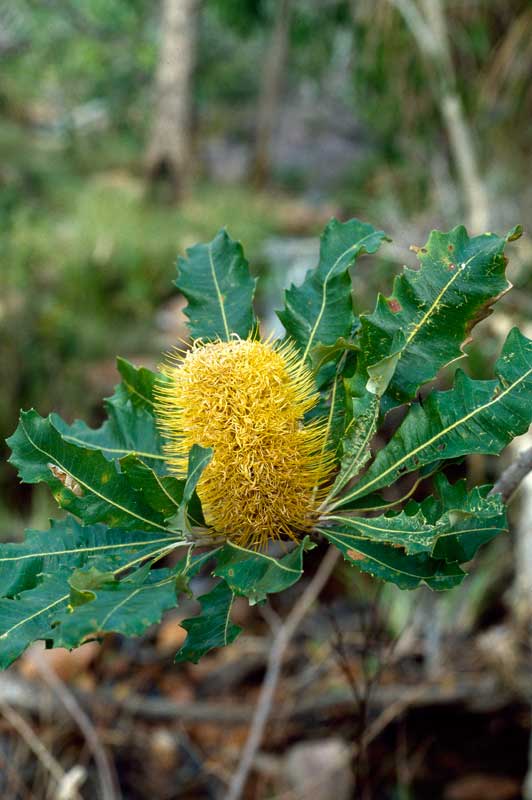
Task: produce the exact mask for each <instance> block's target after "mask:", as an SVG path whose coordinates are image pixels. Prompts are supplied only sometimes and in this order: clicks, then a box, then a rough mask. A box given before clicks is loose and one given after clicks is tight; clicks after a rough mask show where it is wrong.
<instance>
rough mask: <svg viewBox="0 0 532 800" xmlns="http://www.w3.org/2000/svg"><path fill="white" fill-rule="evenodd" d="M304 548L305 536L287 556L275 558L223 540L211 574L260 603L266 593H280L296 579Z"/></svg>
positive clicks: (305, 547)
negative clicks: (224, 542) (223, 543)
mask: <svg viewBox="0 0 532 800" xmlns="http://www.w3.org/2000/svg"><path fill="white" fill-rule="evenodd" d="M308 547H309V540H308V537H306V538H305V539H304V540H303V541H302V542H301V543H300V544H299V545H298V546H297V547H296V548H295V549H294V550H292V551H291V552H290V553H288V555H286V556H283V557H282V558H279V559H276V558H273V557H272V556H269V555H268V554H267V553H262V552H258V551H256V550H247V549H245V548H244V547H239V546H238V545H236V544H233V543H232V542H227V544H226V545H224V547H222V548H221V550H219V551H218V553H217V554H216V568H215V569H214V572H213V575H216V576H218V577H220V578H223V579H224V581H225V582H226V584H227V585H228V586H229V588H230V589H231V591H232V592H234V594H237V595H242V596H244V597H248V598H249V599H250V601H251V602H252V603H260V602H261V601H262V600H265V599H266V596H267V595H268V594H273V593H274V592H282V591H283V590H284V589H288V587H289V586H292V585H293V584H294V583H296V582H297V581H298V580H299V579H300V577H301V573H302V570H303V553H304V551H305V550H306V549H308Z"/></svg>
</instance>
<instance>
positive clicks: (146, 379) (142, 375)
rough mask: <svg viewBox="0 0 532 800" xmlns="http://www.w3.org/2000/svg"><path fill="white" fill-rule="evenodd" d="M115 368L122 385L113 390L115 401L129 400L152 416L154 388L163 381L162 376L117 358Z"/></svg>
mask: <svg viewBox="0 0 532 800" xmlns="http://www.w3.org/2000/svg"><path fill="white" fill-rule="evenodd" d="M116 366H117V369H118V371H119V373H120V375H121V377H122V383H121V384H119V386H117V388H116V390H115V391H116V395H117V396H118V397H117V399H118V400H120V401H121V402H125V401H126V400H131V402H132V403H133V405H134V406H136V407H137V408H142V409H144V410H146V411H149V413H150V414H151V415H152V416H153V407H154V405H155V386H156V384H157V383H160V382H161V381H162V380H164V376H162V375H160V374H159V373H157V372H152V370H151V369H147V368H146V367H135V366H133V364H130V363H129V361H126V359H125V358H120V357H118V358H117V359H116ZM111 399H112V398H111Z"/></svg>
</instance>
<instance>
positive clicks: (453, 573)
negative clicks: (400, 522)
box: [319, 518, 465, 590]
mask: <svg viewBox="0 0 532 800" xmlns="http://www.w3.org/2000/svg"><path fill="white" fill-rule="evenodd" d="M379 519H381V520H382V518H379ZM392 520H393V518H392V519H390V524H391V523H392ZM364 521H365V522H372V523H375V521H374V520H364ZM354 522H355V520H348V521H347V522H340V521H338V522H334V524H333V525H332V526H331V527H327V528H320V529H319V530H320V532H321V533H322V534H323V535H324V536H325V538H326V539H328V540H329V542H331V543H332V544H334V545H336V547H338V549H339V550H341V552H342V553H343V554H344V557H345V558H346V560H347V561H348V562H349V563H351V564H353V565H354V566H356V567H358V569H360V570H362V571H363V572H369V573H370V574H371V575H373V576H375V577H376V578H380V579H381V580H384V581H389V582H390V583H395V584H396V585H397V586H399V588H400V589H415V588H416V587H417V586H419V585H420V584H421V583H425V584H426V585H427V586H429V587H430V588H431V589H437V590H443V589H450V588H451V587H453V586H457V585H458V584H459V583H461V581H462V580H463V578H464V576H465V573H464V572H463V571H462V570H461V569H460V566H459V565H458V564H457V563H449V562H447V561H445V560H443V559H435V558H431V556H429V555H427V554H426V553H420V554H417V555H407V554H406V553H405V552H404V550H403V548H402V546H401V545H392V544H388V543H386V542H380V541H374V540H373V539H369V538H367V536H365V535H361V534H360V532H359V529H358V528H357V527H356V526H355V525H354V524H353V523H354ZM356 522H359V520H358V519H357V520H356ZM375 524H376V523H375ZM403 533H404V532H403Z"/></svg>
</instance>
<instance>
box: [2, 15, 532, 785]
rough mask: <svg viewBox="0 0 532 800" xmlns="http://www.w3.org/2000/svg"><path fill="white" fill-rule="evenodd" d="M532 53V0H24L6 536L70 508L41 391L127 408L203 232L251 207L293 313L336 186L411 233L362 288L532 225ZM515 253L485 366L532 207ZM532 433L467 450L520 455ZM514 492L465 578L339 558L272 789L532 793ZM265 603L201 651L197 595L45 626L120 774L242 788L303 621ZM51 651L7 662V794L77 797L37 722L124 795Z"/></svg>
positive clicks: (504, 317)
mask: <svg viewBox="0 0 532 800" xmlns="http://www.w3.org/2000/svg"><path fill="white" fill-rule="evenodd" d="M531 78H532V7H531V5H530V3H529V2H528V0H468V2H461V1H460V0H157V2H154V0H0V277H1V283H0V287H1V288H0V441H1V442H2V444H0V451H1V455H2V459H1V463H0V538H2V539H4V540H5V539H15V538H17V537H20V536H21V535H22V531H23V529H24V528H25V527H28V526H29V527H42V526H44V527H45V526H46V525H47V519H48V518H49V516H50V515H51V514H54V513H56V512H55V511H54V510H53V507H52V504H51V502H50V498H49V496H48V495H47V493H46V491H44V490H43V491H41V488H40V487H37V488H32V489H31V490H30V488H29V487H21V486H19V485H18V481H17V478H16V475H15V472H14V470H13V469H12V468H11V467H10V466H9V465H8V464H7V463H6V459H7V457H8V451H7V448H6V447H5V446H4V445H3V440H4V439H5V437H6V436H8V435H9V434H10V433H12V431H13V430H14V428H15V426H16V420H17V414H18V409H19V408H20V407H25V408H27V407H31V406H33V407H35V408H37V409H38V410H39V412H40V413H41V414H46V413H48V412H49V411H51V410H53V409H54V410H56V411H58V412H59V413H60V414H62V415H63V416H65V417H66V418H67V419H69V420H72V419H73V418H76V417H84V418H85V419H87V420H89V421H90V422H91V423H92V424H97V423H98V422H99V421H100V420H101V419H102V409H101V397H102V396H105V395H108V394H110V393H111V391H112V386H113V384H114V383H115V382H116V380H117V376H116V371H115V368H114V358H115V356H116V354H121V355H123V356H125V357H127V358H129V359H130V360H132V361H133V362H135V363H137V364H144V365H147V366H150V367H153V366H154V365H155V364H156V363H157V360H158V358H159V354H160V352H161V351H162V350H165V349H166V348H168V347H170V346H171V345H172V344H173V343H174V342H175V341H176V340H177V339H178V338H180V337H184V336H186V329H185V325H184V317H183V311H182V309H183V302H182V299H181V298H180V297H179V295H178V294H177V293H176V291H175V290H174V289H173V287H172V283H171V281H172V278H173V277H174V270H175V260H176V256H177V255H178V254H179V253H182V252H183V251H184V249H185V248H186V247H188V246H190V245H192V244H194V243H195V242H196V241H206V240H209V239H211V238H213V236H214V235H215V233H216V231H217V230H218V229H219V228H220V227H222V226H227V228H228V230H229V232H230V234H231V235H232V236H233V237H234V238H238V239H240V240H241V241H242V242H243V243H244V246H245V251H246V254H247V256H248V258H249V260H250V263H251V269H252V271H253V273H254V274H255V275H258V276H259V277H260V279H261V280H260V289H259V295H258V303H259V306H260V311H261V315H262V318H263V320H264V327H265V331H267V332H269V331H271V330H277V329H278V323H277V322H276V318H275V313H274V311H275V308H278V307H280V305H281V302H282V290H283V288H284V287H286V286H287V285H288V283H289V282H290V281H295V282H297V281H299V280H300V279H301V278H302V276H303V274H304V272H305V270H306V269H307V268H309V267H310V266H312V265H313V264H314V262H315V259H316V254H317V252H318V245H319V243H318V235H319V232H320V230H321V229H322V228H323V226H324V224H325V223H326V222H327V220H328V219H329V218H330V217H331V216H333V215H335V216H337V217H339V218H341V219H348V218H349V217H352V216H357V217H359V218H362V219H364V220H366V221H368V222H371V223H372V224H374V225H375V226H377V227H379V228H383V229H384V230H385V231H386V232H387V233H388V234H389V235H390V236H391V237H392V243H391V244H389V245H386V246H385V247H383V248H382V252H381V253H380V254H379V256H378V258H376V257H372V258H365V259H362V260H361V261H360V262H359V264H358V265H357V269H356V272H355V274H354V276H353V277H354V302H355V306H356V308H357V310H358V311H361V310H365V309H371V307H372V304H373V303H374V298H375V293H376V292H377V291H379V290H381V291H388V290H389V289H390V288H391V283H392V280H393V277H394V275H395V274H397V272H398V271H399V269H400V267H401V265H402V264H409V265H410V266H415V256H414V255H413V254H412V253H411V252H410V250H409V247H410V245H412V244H415V245H422V244H423V243H424V242H425V240H426V238H427V237H428V233H429V231H430V230H431V229H432V228H434V227H437V228H440V229H448V228H450V227H454V226H455V225H456V224H459V223H461V222H465V224H466V225H467V226H468V228H469V230H470V232H471V233H480V232H483V231H485V230H494V231H496V232H497V233H503V232H505V231H506V230H508V229H509V228H511V227H513V226H514V225H515V224H516V223H522V224H523V225H524V226H525V231H526V228H527V227H528V228H530V211H531V209H532V181H531V174H530V159H531V155H532V139H531V120H532V80H531ZM508 254H509V256H510V264H509V274H510V278H511V280H512V282H513V283H514V290H513V291H512V292H511V293H510V294H509V295H507V296H506V297H505V298H504V299H503V300H502V301H501V302H500V303H499V306H498V311H497V313H496V314H495V315H494V316H492V317H490V318H489V319H488V320H486V321H484V322H483V323H482V324H481V326H480V328H479V333H478V334H477V336H476V338H475V342H474V343H473V344H472V345H471V346H469V347H468V350H467V352H468V355H469V358H468V359H467V361H466V362H465V363H464V368H465V369H467V370H468V371H469V372H470V373H471V374H472V375H474V376H475V377H487V376H488V375H489V373H490V370H491V368H492V365H493V362H494V359H495V357H496V354H497V352H498V350H499V348H500V344H501V342H502V340H503V338H504V336H505V334H506V332H507V331H508V329H509V328H510V327H511V326H512V325H515V324H518V325H520V326H521V328H522V329H523V330H524V331H525V332H526V333H528V335H529V336H530V335H531V328H532V269H531V267H532V241H531V239H530V238H529V236H527V235H526V233H525V236H524V237H523V238H522V239H521V240H520V241H518V242H516V243H515V244H512V245H511V246H510V247H509V252H508ZM445 381H446V376H443V378H442V385H445ZM526 446H527V441H526V437H524V438H523V439H522V440H521V441H520V442H518V443H517V444H516V446H515V447H514V450H513V451H510V452H509V453H506V454H505V456H504V457H503V459H502V460H501V461H497V460H494V459H491V458H484V457H478V456H475V457H474V458H471V459H469V460H468V461H467V462H466V463H464V464H463V465H462V466H461V467H460V468H459V470H458V471H457V472H456V474H455V475H453V477H463V476H465V477H467V478H468V480H469V481H470V482H471V483H477V482H482V481H486V480H494V479H495V478H496V477H497V475H498V474H500V471H501V469H502V467H503V465H504V464H507V463H509V461H511V460H512V458H513V457H514V456H515V453H516V452H518V451H519V450H520V449H523V448H524V447H526ZM511 517H512V532H511V535H510V536H508V537H503V538H502V539H501V540H500V541H497V542H494V543H493V544H492V545H491V546H490V547H488V548H485V550H484V551H483V552H482V555H481V556H480V558H479V559H478V562H477V563H475V565H474V566H473V571H472V575H471V577H470V578H469V579H468V580H467V581H466V582H465V583H464V585H463V587H461V588H460V589H459V590H456V591H455V592H453V593H452V594H451V595H449V597H445V598H442V597H435V596H434V595H431V594H430V593H429V592H423V591H419V592H415V593H403V594H401V593H399V592H396V591H394V590H393V589H392V588H390V587H381V586H377V585H376V584H375V583H374V582H372V581H371V580H368V579H367V578H363V577H362V576H360V575H357V574H356V573H354V572H353V571H352V570H350V569H348V568H347V567H342V568H340V569H338V570H337V572H336V575H335V578H334V581H332V582H331V584H330V585H329V587H328V588H327V591H326V592H325V593H324V595H323V597H322V603H321V604H320V606H319V607H318V608H316V609H315V610H314V611H313V612H312V613H311V615H310V616H309V617H308V619H307V622H306V624H305V626H304V629H303V630H301V631H300V632H299V634H298V637H296V640H295V643H294V645H293V647H292V649H291V651H290V653H289V657H288V660H287V664H286V665H285V671H284V673H283V679H282V682H281V686H280V690H279V698H280V703H279V709H281V708H284V716H283V714H282V713H281V711H279V710H278V713H277V715H276V717H275V719H274V721H273V723H272V725H271V726H270V728H269V732H268V738H267V740H266V741H265V743H264V746H263V748H262V750H261V754H260V758H259V759H258V760H257V763H256V764H255V768H254V772H253V779H252V781H251V783H250V785H249V786H248V796H249V797H250V798H252V797H253V798H270V797H271V798H273V797H275V798H281V797H282V798H287V799H288V798H297V797H313V798H317V799H318V800H319V798H321V797H323V798H328V797H331V796H333V795H334V796H336V798H337V800H343V799H344V798H345V800H348V798H351V797H356V798H363V799H364V800H377V799H380V798H383V800H387V799H388V798H390V799H391V798H394V799H396V800H425V798H427V800H429V798H430V800H438V798H442V799H444V800H476V799H477V798H478V800H504V799H505V798H506V800H511V798H519V797H525V798H527V800H530V798H532V780H529V782H528V783H529V785H528V789H527V788H526V786H527V779H526V776H527V774H528V769H529V765H528V760H529V759H528V747H529V745H528V742H529V736H530V718H531V717H530V698H531V697H532V683H531V680H530V665H531V663H532V662H531V661H530V656H529V651H530V641H529V626H530V620H531V619H532V577H531V576H532V547H531V546H530V543H529V542H528V539H529V538H531V537H532V530H531V528H532V484H531V482H530V480H528V482H525V483H524V485H523V488H522V490H521V493H520V496H519V497H518V498H517V500H516V502H515V503H514V504H513V507H512V514H511ZM311 569H312V564H311ZM198 588H199V589H201V588H202V587H201V586H199V587H198ZM293 599H294V595H293V594H291V593H290V592H288V593H287V596H286V597H285V598H280V599H277V600H276V601H275V603H276V606H275V611H276V613H278V614H281V615H284V614H285V613H286V610H287V609H288V608H289V607H290V605H291V604H292V603H293ZM191 603H192V601H191ZM189 612H190V607H188V608H186V609H184V611H183V614H182V615H181V616H187V614H188V613H189ZM235 613H236V614H237V615H240V616H241V617H242V619H245V621H246V624H247V626H248V628H249V630H250V633H249V634H247V635H246V636H244V637H243V638H242V639H241V640H239V642H238V643H236V644H235V645H234V646H233V648H232V649H231V651H228V652H227V653H224V654H215V655H213V656H210V657H208V658H207V659H206V660H205V662H204V663H203V664H202V665H200V666H198V667H183V666H180V667H177V666H174V665H173V664H172V653H173V652H175V649H176V648H177V647H178V646H179V644H180V641H181V639H180V637H181V638H182V635H183V634H182V630H181V629H180V628H179V627H178V622H179V618H176V617H175V616H174V617H172V618H170V619H169V620H168V621H167V622H166V623H165V624H164V625H163V627H162V628H161V629H160V631H159V632H153V633H150V635H149V636H147V637H146V638H145V639H143V640H140V641H135V642H125V641H122V640H120V639H119V638H118V637H116V638H112V637H111V638H110V639H109V640H107V641H106V642H105V643H104V644H103V645H102V646H99V645H96V644H95V645H87V646H85V647H84V648H82V649H81V650H80V651H79V654H77V655H73V656H68V655H67V654H64V653H60V652H59V653H53V654H48V653H47V654H46V655H45V654H44V653H42V652H41V651H38V653H37V658H38V659H40V660H41V661H42V660H45V661H46V663H47V664H48V666H50V669H51V671H52V673H53V675H55V676H56V678H57V679H58V680H59V683H60V686H63V687H64V686H65V685H67V686H68V687H69V691H71V692H73V693H74V695H75V696H76V697H77V698H78V702H79V703H80V704H81V706H82V707H83V708H85V709H86V711H87V712H88V713H89V716H90V718H91V725H92V726H93V732H95V735H96V737H97V739H98V741H99V743H100V747H101V748H103V750H104V751H105V754H106V757H107V760H108V762H109V763H110V764H111V771H112V772H113V774H114V779H113V780H114V782H115V789H114V790H113V791H114V792H115V794H114V795H112V796H116V797H120V796H122V797H124V798H148V797H149V798H155V800H158V799H159V798H160V799H161V800H163V798H168V799H169V798H203V797H215V798H219V797H223V796H224V794H223V793H224V786H225V785H226V783H227V779H228V776H230V774H231V772H232V771H233V769H234V767H235V764H236V763H237V760H238V752H239V748H240V747H241V746H242V743H243V742H244V741H245V738H246V732H247V727H246V720H245V719H242V718H240V719H239V718H238V714H233V716H231V714H230V712H229V711H228V709H230V708H231V707H232V706H234V705H235V704H241V705H242V708H243V709H248V710H249V709H250V708H251V705H252V703H253V702H254V699H255V697H256V694H257V691H258V688H259V687H260V683H261V678H262V676H263V674H264V664H265V657H266V655H267V652H268V646H269V641H270V638H271V629H270V624H274V623H272V616H271V615H268V614H266V618H265V614H264V612H261V611H258V610H256V609H252V610H249V609H246V608H244V607H237V609H236V611H235ZM272 613H273V609H272ZM32 659H33V660H32ZM34 659H35V653H33V654H30V656H28V657H27V658H26V659H24V660H23V661H22V662H21V664H20V665H18V666H17V667H16V668H14V669H13V670H11V671H10V672H9V673H8V676H7V677H6V678H5V679H4V683H1V684H0V712H1V715H0V795H1V796H2V797H5V798H6V800H11V799H12V798H13V800H18V798H21V799H22V798H37V799H40V798H48V797H59V795H58V794H57V792H58V789H57V785H58V784H57V775H56V776H55V778H54V772H53V769H52V768H51V767H50V763H49V762H47V761H46V758H45V757H44V756H43V754H42V753H41V755H40V756H39V755H38V754H37V753H36V751H35V749H34V748H33V747H32V741H33V740H32V739H31V735H32V734H33V735H34V736H35V737H37V740H38V742H40V743H41V744H42V745H43V747H44V749H45V751H46V753H47V754H48V755H50V754H51V755H52V757H53V759H55V761H56V764H58V765H59V767H60V768H61V769H62V770H63V772H66V773H67V774H70V773H69V770H71V769H72V768H79V769H80V770H81V772H80V775H81V777H80V782H79V786H80V788H79V793H80V794H81V796H82V797H84V798H97V797H100V793H101V792H100V782H99V779H100V777H101V775H100V772H99V770H101V764H100V767H98V764H99V762H98V757H97V754H96V756H95V751H94V748H93V747H92V746H91V743H90V742H91V741H92V740H91V738H90V736H89V738H87V735H88V734H87V731H85V732H83V730H82V728H80V723H79V720H76V718H75V715H74V717H72V715H69V713H67V712H64V710H61V708H62V706H61V705H60V703H59V704H58V701H57V686H56V690H51V689H50V688H49V686H48V684H46V682H45V683H44V684H43V683H42V675H41V673H40V672H39V670H37V669H36V667H35V663H34ZM48 677H49V678H50V676H49V675H48ZM6 681H7V682H6ZM21 681H24V683H23V684H22V683H21ZM49 682H50V681H49ZM52 682H53V681H52ZM54 685H55V684H54ZM22 686H23V688H21V687H22ZM17 687H18V688H17ZM47 687H48V688H47ZM414 690H415V691H414ZM54 691H55V692H56V693H55V694H54ZM54 698H56V699H55V700H54ZM215 701H216V703H220V702H223V704H224V709H225V711H224V709H221V710H220V708H219V707H218V706H217V705H216V703H215ZM150 703H151V705H150ZM157 703H159V705H157ZM215 706H216V707H215ZM209 709H210V710H209ZM244 716H245V715H244ZM24 725H26V727H24ZM28 726H29V733H28ZM33 744H35V742H34V741H33ZM313 748H314V749H313ZM313 769H314V770H316V771H317V772H318V774H319V775H318V777H316V779H315V780H314V783H312V782H311V784H310V786H311V787H312V788H311V789H309V788H308V787H309V784H308V783H305V780H306V778H308V776H309V775H310V776H311V777H312V775H313V774H314V773H313V772H312V770H313ZM320 776H321V777H320ZM74 777H75V776H74ZM303 784H305V787H306V788H304V789H303V788H302V786H303ZM523 786H525V788H523ZM72 791H73V790H72ZM320 792H321V794H320ZM61 796H63V795H61ZM76 796H78V795H76V794H75V793H74V794H72V792H71V794H65V795H64V797H65V798H67V797H76ZM102 796H103V795H102Z"/></svg>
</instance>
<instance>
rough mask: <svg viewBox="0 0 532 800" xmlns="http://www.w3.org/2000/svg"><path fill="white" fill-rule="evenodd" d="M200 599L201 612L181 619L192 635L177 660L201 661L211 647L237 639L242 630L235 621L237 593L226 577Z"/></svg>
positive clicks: (222, 645) (183, 625) (221, 645)
mask: <svg viewBox="0 0 532 800" xmlns="http://www.w3.org/2000/svg"><path fill="white" fill-rule="evenodd" d="M198 600H199V602H200V603H201V613H200V614H199V616H197V617H192V619H186V620H184V621H183V622H182V623H181V625H182V627H183V628H185V630H186V631H188V636H187V638H186V640H185V644H184V645H183V647H182V648H181V650H180V651H179V652H178V654H177V655H176V657H175V660H176V663H181V662H183V661H192V662H193V663H194V664H197V663H198V661H199V660H200V658H201V657H202V656H204V655H205V654H206V653H208V652H209V650H212V649H213V648H215V647H225V646H226V645H228V644H231V642H234V640H235V639H236V637H237V636H238V634H239V633H240V631H241V628H239V627H238V625H235V624H234V623H232V622H231V609H232V607H233V601H234V594H233V592H232V591H231V589H230V588H229V587H228V586H227V584H226V583H225V582H224V581H220V583H218V584H217V585H216V586H215V587H214V589H212V591H210V592H209V593H208V594H204V595H202V597H199V598H198Z"/></svg>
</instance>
